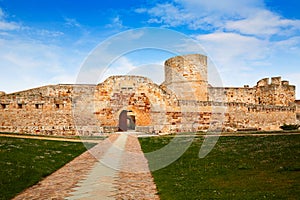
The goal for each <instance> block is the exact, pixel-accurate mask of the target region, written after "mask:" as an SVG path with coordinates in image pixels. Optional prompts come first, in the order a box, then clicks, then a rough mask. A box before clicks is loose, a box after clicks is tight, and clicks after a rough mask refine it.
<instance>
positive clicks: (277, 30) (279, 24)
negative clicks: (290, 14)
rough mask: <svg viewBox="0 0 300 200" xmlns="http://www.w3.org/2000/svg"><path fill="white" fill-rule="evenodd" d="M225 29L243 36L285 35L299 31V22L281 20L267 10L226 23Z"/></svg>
mask: <svg viewBox="0 0 300 200" xmlns="http://www.w3.org/2000/svg"><path fill="white" fill-rule="evenodd" d="M225 28H226V29H227V30H233V31H238V32H240V33H243V34H252V35H265V36H268V35H276V34H277V35H287V34H288V33H289V34H291V33H292V32H293V31H295V30H300V20H289V19H283V18H282V17H280V16H279V15H277V14H275V13H272V12H270V11H268V10H260V11H258V12H255V13H254V15H252V16H249V17H248V18H245V19H242V20H236V21H227V22H226V24H225Z"/></svg>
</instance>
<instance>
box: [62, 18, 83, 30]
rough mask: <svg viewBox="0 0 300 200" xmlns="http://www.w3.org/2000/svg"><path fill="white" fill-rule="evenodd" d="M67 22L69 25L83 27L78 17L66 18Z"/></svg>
mask: <svg viewBox="0 0 300 200" xmlns="http://www.w3.org/2000/svg"><path fill="white" fill-rule="evenodd" d="M65 24H66V26H68V27H77V28H80V27H81V24H80V23H79V22H78V21H77V20H76V19H72V18H65Z"/></svg>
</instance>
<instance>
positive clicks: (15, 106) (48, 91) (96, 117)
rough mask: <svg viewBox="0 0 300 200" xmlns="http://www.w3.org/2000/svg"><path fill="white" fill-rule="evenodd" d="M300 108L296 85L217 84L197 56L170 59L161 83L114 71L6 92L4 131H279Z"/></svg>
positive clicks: (0, 108)
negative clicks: (91, 80)
mask: <svg viewBox="0 0 300 200" xmlns="http://www.w3.org/2000/svg"><path fill="white" fill-rule="evenodd" d="M299 105H300V103H299V102H298V101H295V86H292V85H290V84H289V82H288V81H282V80H281V78H280V77H273V78H271V81H270V80H269V78H265V79H262V80H260V81H258V82H257V84H256V85H255V86H254V87H249V86H244V87H237V88H231V87H212V86H210V85H209V84H208V81H207V59H206V56H204V55H198V54H193V55H185V56H177V57H174V58H170V59H168V60H167V61H166V62H165V82H164V83H163V84H161V85H157V84H155V83H153V82H152V81H151V80H150V79H148V78H146V77H141V76H112V77H109V78H108V79H106V80H105V81H104V82H102V83H100V84H98V85H67V84H60V85H49V86H43V87H39V88H34V89H30V90H26V91H21V92H16V93H12V94H5V93H4V92H0V131H1V132H19V133H31V134H44V135H93V134H98V133H102V132H114V131H118V130H123V131H126V130H128V129H134V130H136V131H144V132H151V133H153V132H154V133H159V132H163V133H174V132H191V131H205V130H215V129H221V130H224V131H237V130H253V129H255V130H278V129H279V126H281V125H282V124H284V123H286V124H294V123H297V122H299V118H300V106H299ZM297 119H298V121H297Z"/></svg>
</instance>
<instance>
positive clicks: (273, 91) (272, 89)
mask: <svg viewBox="0 0 300 200" xmlns="http://www.w3.org/2000/svg"><path fill="white" fill-rule="evenodd" d="M294 102H295V86H294V85H290V84H289V82H288V81H285V80H284V81H281V77H272V78H271V83H269V78H264V79H262V80H260V81H258V82H257V85H256V104H265V105H277V106H289V105H290V104H291V103H294Z"/></svg>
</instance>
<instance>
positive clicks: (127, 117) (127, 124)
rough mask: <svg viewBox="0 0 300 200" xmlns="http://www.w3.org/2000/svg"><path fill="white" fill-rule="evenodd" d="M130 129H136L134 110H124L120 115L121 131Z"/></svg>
mask: <svg viewBox="0 0 300 200" xmlns="http://www.w3.org/2000/svg"><path fill="white" fill-rule="evenodd" d="M129 113H130V114H129ZM128 130H135V116H134V115H132V111H127V110H122V112H121V113H120V116H119V131H128Z"/></svg>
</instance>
